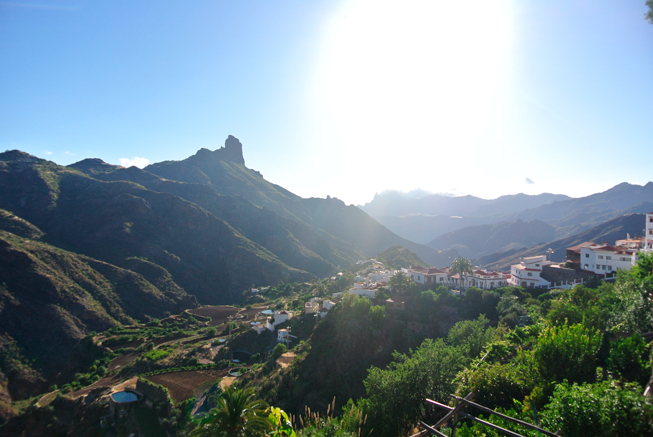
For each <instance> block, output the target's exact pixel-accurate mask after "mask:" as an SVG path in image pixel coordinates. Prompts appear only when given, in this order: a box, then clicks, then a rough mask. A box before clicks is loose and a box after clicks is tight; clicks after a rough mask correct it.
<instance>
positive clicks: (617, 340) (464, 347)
mask: <svg viewBox="0 0 653 437" xmlns="http://www.w3.org/2000/svg"><path fill="white" fill-rule="evenodd" d="M652 281H653V258H652V257H648V256H642V259H641V260H640V261H639V263H638V265H637V266H636V267H635V268H633V269H632V270H631V271H630V272H620V274H619V277H618V279H617V281H616V283H614V284H609V283H600V284H599V283H597V284H596V285H595V286H594V287H587V286H577V287H575V288H574V289H571V290H565V291H563V290H557V291H552V292H548V293H542V292H541V291H537V290H527V289H523V288H520V287H507V288H503V289H498V290H485V291H482V290H477V289H470V290H468V292H467V294H466V296H465V297H463V298H455V297H453V296H451V295H449V294H448V293H446V292H444V290H436V291H429V290H427V291H420V290H419V289H418V288H417V287H413V288H412V289H411V290H408V291H407V293H406V295H407V296H408V297H411V298H412V301H413V302H414V303H418V304H417V305H415V306H414V307H407V308H409V309H411V310H412V311H411V312H412V313H413V314H412V315H409V314H406V313H407V312H408V311H406V313H404V314H402V315H401V316H400V317H396V316H397V315H395V314H391V313H389V312H386V314H385V318H384V319H383V323H382V325H383V326H381V325H376V327H375V326H374V324H373V322H372V319H371V317H370V310H371V308H373V303H370V302H363V301H362V300H361V301H359V299H360V298H357V297H356V296H346V297H345V298H344V299H343V302H342V304H341V306H339V308H338V311H334V312H333V314H330V315H329V317H328V318H327V319H326V320H324V321H322V322H321V323H319V324H318V325H317V326H316V329H315V332H314V334H313V336H312V337H311V342H310V345H308V346H310V351H309V352H307V353H305V355H304V356H303V357H302V358H301V359H298V360H296V361H295V362H294V364H293V365H292V366H291V367H289V368H287V369H284V370H281V371H272V372H271V373H269V374H268V375H264V373H265V369H264V370H262V373H260V374H259V375H258V376H256V374H253V375H251V376H250V378H251V381H252V382H251V384H256V385H258V384H260V383H261V382H262V381H263V385H262V386H261V388H262V396H263V398H264V399H266V400H267V401H268V402H270V403H271V404H273V405H277V406H281V407H283V408H284V409H286V410H287V411H289V412H292V413H293V414H301V413H302V411H301V410H302V408H303V406H304V405H309V406H310V407H311V409H312V411H316V410H317V411H324V409H325V407H326V405H329V402H328V401H327V400H328V399H332V398H333V396H335V397H336V403H337V405H339V406H341V407H342V408H343V411H345V412H347V413H350V412H352V411H354V412H355V414H356V415H361V416H362V417H366V418H367V420H366V421H365V423H364V424H361V430H362V435H368V434H369V435H375V436H376V435H382V436H398V435H406V434H408V433H409V432H410V431H411V430H412V429H413V428H414V426H415V425H416V424H417V421H418V420H424V421H426V422H427V423H429V422H430V423H433V422H435V421H437V418H438V417H441V416H442V414H443V411H442V410H440V409H438V408H437V407H431V406H429V405H428V404H426V403H425V401H424V399H425V398H430V399H434V400H436V401H439V402H442V403H449V402H450V400H451V398H450V396H449V395H450V394H456V395H458V396H465V395H466V394H467V393H469V392H474V393H475V401H476V402H478V403H480V404H482V405H485V406H487V407H489V408H492V409H497V410H499V411H503V412H505V413H507V414H508V415H510V416H513V417H516V418H519V419H522V420H525V421H527V422H531V423H533V422H534V415H535V414H537V415H538V416H539V419H540V421H541V424H542V426H544V427H545V428H548V429H550V430H552V431H556V430H558V429H560V430H561V431H562V435H566V436H578V435H588V436H590V435H606V436H607V435H642V436H644V435H653V405H652V403H651V400H650V399H651V398H650V397H644V396H643V393H644V389H645V386H646V384H647V382H648V380H649V377H650V375H651V355H650V353H651V348H650V343H648V342H647V340H645V339H644V337H643V334H645V333H648V332H650V331H652V330H653V320H652V318H651V314H652V312H651V308H650V305H651V297H652V293H653V282H652ZM428 301H431V302H434V304H433V306H432V307H431V308H430V311H429V310H426V311H419V309H418V308H422V307H423V306H424V304H425V302H428ZM452 309H455V310H457V311H458V312H459V313H460V314H461V315H466V316H469V317H471V319H468V320H463V321H460V322H458V323H456V324H455V325H454V326H453V327H452V328H451V329H449V330H448V332H447V331H444V330H443V331H441V332H437V331H432V332H430V333H428V334H426V335H425V333H424V331H421V330H416V329H415V328H416V325H417V324H418V323H419V322H428V321H429V320H431V318H437V317H438V316H440V317H441V316H442V314H444V313H446V312H448V311H450V310H452ZM479 313H480V315H479ZM485 313H487V317H486V315H484V314H485ZM402 318H403V319H404V321H405V324H402V322H401V319H402ZM392 332H394V334H395V335H394V336H393V335H390V334H391V333H392ZM420 334H421V335H420ZM432 337H435V338H432ZM420 338H421V339H420ZM647 338H649V337H648V336H647ZM650 340H651V339H650V338H649V340H648V341H649V342H650ZM384 346H387V347H384ZM394 350H396V352H393V351H394ZM562 363H564V364H562ZM327 369H328V371H327ZM266 380H267V381H270V382H269V383H265V381H266ZM245 381H246V380H245ZM244 383H245V384H247V382H244ZM350 398H351V399H353V400H350V401H349V403H346V400H347V399H350ZM470 413H472V414H479V413H480V412H478V411H473V409H472V410H471V411H470ZM480 414H481V415H482V413H480ZM486 416H487V415H486ZM485 418H486V419H487V420H490V421H491V422H495V423H497V424H499V425H501V426H508V425H507V422H505V423H504V421H502V419H500V418H496V417H494V416H492V417H490V418H487V417H485ZM459 427H460V429H459V434H458V435H465V436H471V435H481V434H479V433H484V434H483V435H488V436H493V435H500V434H496V433H495V431H493V430H491V429H489V428H487V427H484V426H483V425H480V424H472V423H469V422H465V421H463V422H461V423H460V424H459ZM354 431H355V430H354ZM313 435H330V434H328V433H326V431H325V433H323V434H319V433H317V434H313ZM345 435H346V434H345Z"/></svg>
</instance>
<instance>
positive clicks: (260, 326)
mask: <svg viewBox="0 0 653 437" xmlns="http://www.w3.org/2000/svg"><path fill="white" fill-rule="evenodd" d="M265 328H266V327H265V325H264V324H262V323H255V324H253V325H252V329H253V330H254V331H256V333H257V334H259V335H261V333H262V332H263V331H265Z"/></svg>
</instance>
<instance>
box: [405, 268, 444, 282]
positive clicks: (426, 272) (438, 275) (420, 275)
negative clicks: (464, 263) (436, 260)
mask: <svg viewBox="0 0 653 437" xmlns="http://www.w3.org/2000/svg"><path fill="white" fill-rule="evenodd" d="M402 271H403V272H404V274H405V275H407V276H408V277H409V278H411V279H412V280H413V281H414V282H415V283H416V284H421V285H427V286H430V285H435V286H436V287H437V286H439V285H449V277H448V276H447V274H448V269H446V268H445V269H436V268H427V267H422V266H412V267H411V268H409V269H402Z"/></svg>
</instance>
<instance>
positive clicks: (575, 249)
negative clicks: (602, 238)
mask: <svg viewBox="0 0 653 437" xmlns="http://www.w3.org/2000/svg"><path fill="white" fill-rule="evenodd" d="M594 244H596V243H595V242H593V241H586V242H584V243H580V244H578V245H576V246H572V247H568V248H567V252H566V255H565V258H566V261H567V263H569V264H571V266H572V267H573V268H575V269H580V268H581V261H580V250H581V249H582V248H583V247H588V246H592V245H594Z"/></svg>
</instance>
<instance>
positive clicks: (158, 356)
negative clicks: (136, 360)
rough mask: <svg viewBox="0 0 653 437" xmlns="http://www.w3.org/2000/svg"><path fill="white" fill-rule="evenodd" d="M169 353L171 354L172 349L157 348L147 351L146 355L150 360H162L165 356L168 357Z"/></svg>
mask: <svg viewBox="0 0 653 437" xmlns="http://www.w3.org/2000/svg"><path fill="white" fill-rule="evenodd" d="M169 355H170V351H166V350H161V349H156V350H152V351H150V352H148V353H146V354H145V355H144V357H145V358H147V359H148V360H150V361H158V360H162V359H163V358H166V357H167V356H169Z"/></svg>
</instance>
